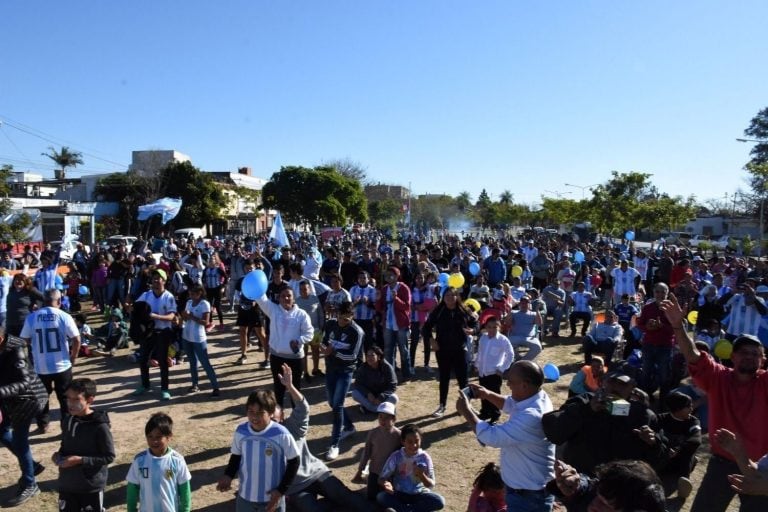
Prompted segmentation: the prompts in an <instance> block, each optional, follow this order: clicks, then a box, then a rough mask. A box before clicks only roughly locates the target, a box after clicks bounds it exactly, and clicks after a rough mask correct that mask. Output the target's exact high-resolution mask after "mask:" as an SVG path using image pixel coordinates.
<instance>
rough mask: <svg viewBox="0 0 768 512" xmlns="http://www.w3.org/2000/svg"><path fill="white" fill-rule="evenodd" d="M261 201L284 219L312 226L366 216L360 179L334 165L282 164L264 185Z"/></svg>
mask: <svg viewBox="0 0 768 512" xmlns="http://www.w3.org/2000/svg"><path fill="white" fill-rule="evenodd" d="M262 202H263V204H262V206H263V207H264V208H271V209H276V210H280V213H281V214H282V215H283V217H284V219H285V220H286V221H287V222H293V223H298V224H301V223H308V224H310V225H312V226H319V225H331V226H333V225H345V224H346V223H347V222H349V221H351V220H354V221H361V222H362V221H365V220H366V219H367V217H368V213H367V211H366V210H367V200H366V198H365V194H364V193H363V187H362V186H361V184H360V182H359V181H356V180H353V179H351V178H348V177H346V176H344V175H342V174H341V173H339V172H338V171H337V170H336V169H334V168H333V167H315V168H314V169H310V168H307V167H299V166H288V167H281V168H280V171H278V172H276V173H274V174H273V175H272V177H271V178H270V180H269V182H268V183H267V184H266V185H264V188H263V189H262Z"/></svg>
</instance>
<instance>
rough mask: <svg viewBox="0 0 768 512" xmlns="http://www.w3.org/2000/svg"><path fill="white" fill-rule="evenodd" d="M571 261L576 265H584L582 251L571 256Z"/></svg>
mask: <svg viewBox="0 0 768 512" xmlns="http://www.w3.org/2000/svg"><path fill="white" fill-rule="evenodd" d="M573 259H574V261H576V263H584V253H583V252H582V251H576V252H575V253H574V254H573Z"/></svg>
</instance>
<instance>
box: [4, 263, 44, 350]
mask: <svg viewBox="0 0 768 512" xmlns="http://www.w3.org/2000/svg"><path fill="white" fill-rule="evenodd" d="M7 305H8V310H7V312H6V316H5V325H6V329H5V330H6V332H7V333H8V334H12V335H13V336H18V335H19V333H21V328H22V327H24V320H25V319H26V318H27V316H28V315H29V314H30V313H31V312H32V311H34V310H36V309H37V308H39V307H40V306H42V305H43V294H42V293H40V291H39V290H38V289H37V288H35V285H34V283H33V282H32V278H30V277H29V276H26V275H24V274H16V275H15V276H13V280H12V281H11V288H10V289H9V290H8V297H7Z"/></svg>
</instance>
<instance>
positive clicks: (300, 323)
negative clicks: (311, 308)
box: [243, 270, 315, 407]
mask: <svg viewBox="0 0 768 512" xmlns="http://www.w3.org/2000/svg"><path fill="white" fill-rule="evenodd" d="M267 286H268V284H267V276H266V275H265V274H264V272H262V271H260V270H254V271H253V272H250V273H249V274H246V276H245V278H244V279H243V291H244V293H245V294H246V296H247V297H248V298H249V299H254V300H255V301H256V304H258V306H259V307H260V308H261V310H262V311H263V312H264V314H265V315H266V316H267V317H268V318H269V320H270V327H271V328H270V331H269V368H270V369H271V370H272V382H273V384H274V389H275V398H276V399H277V404H278V405H280V406H281V407H282V405H283V398H284V397H285V386H284V385H283V384H282V382H281V380H280V375H279V374H280V371H281V369H282V367H283V364H287V365H288V366H290V367H291V370H292V372H293V373H292V377H293V385H294V386H295V387H296V389H299V390H300V389H301V375H302V372H303V369H304V368H303V366H304V365H303V362H304V345H306V344H308V343H309V342H310V341H312V337H313V336H314V334H315V330H314V329H313V328H312V320H311V319H310V318H309V315H308V314H307V312H306V311H304V310H302V309H301V308H300V307H299V306H297V305H296V301H295V300H294V296H293V290H291V288H290V287H288V286H286V287H284V288H283V289H282V290H281V291H280V294H279V296H278V299H279V302H280V303H279V304H275V303H274V302H272V301H271V300H269V298H268V297H267V294H266V292H267ZM259 292H260V294H259Z"/></svg>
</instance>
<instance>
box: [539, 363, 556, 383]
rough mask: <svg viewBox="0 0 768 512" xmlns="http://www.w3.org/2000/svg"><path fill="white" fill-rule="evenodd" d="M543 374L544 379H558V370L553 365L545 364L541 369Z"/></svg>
mask: <svg viewBox="0 0 768 512" xmlns="http://www.w3.org/2000/svg"><path fill="white" fill-rule="evenodd" d="M542 371H543V372H544V378H545V379H547V380H551V381H556V380H558V379H559V378H560V368H558V367H557V365H556V364H554V363H547V364H545V365H544V368H542Z"/></svg>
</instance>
